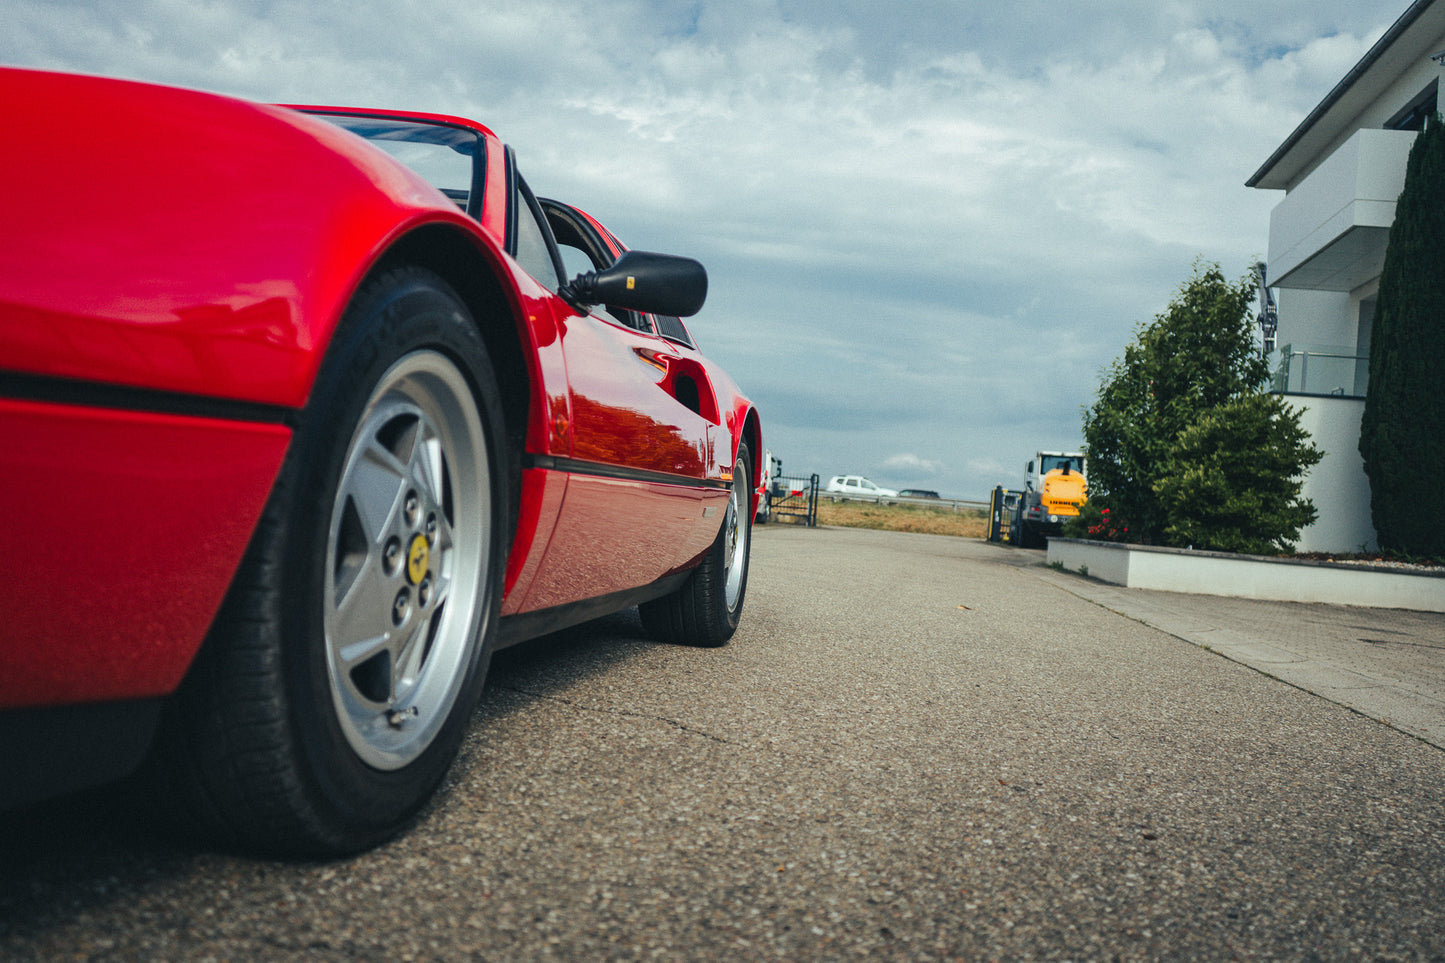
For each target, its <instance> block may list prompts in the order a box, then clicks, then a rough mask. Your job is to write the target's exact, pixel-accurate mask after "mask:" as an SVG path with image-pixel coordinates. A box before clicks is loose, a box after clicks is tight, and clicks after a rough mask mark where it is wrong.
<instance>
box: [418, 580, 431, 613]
mask: <svg viewBox="0 0 1445 963" xmlns="http://www.w3.org/2000/svg"><path fill="white" fill-rule="evenodd" d="M416 604H417V605H420V606H421V607H422V608H426V607H427V606H428V605H430V604H431V575H430V574H428V575H427V576H426V578H424V579H422V580H421V584H420V585H418V586H417V587H416Z"/></svg>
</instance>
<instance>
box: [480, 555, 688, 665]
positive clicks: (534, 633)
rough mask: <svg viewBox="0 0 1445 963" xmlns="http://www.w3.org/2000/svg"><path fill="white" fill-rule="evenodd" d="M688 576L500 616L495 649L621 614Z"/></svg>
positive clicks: (669, 577)
mask: <svg viewBox="0 0 1445 963" xmlns="http://www.w3.org/2000/svg"><path fill="white" fill-rule="evenodd" d="M691 574H692V569H688V570H686V571H683V572H673V573H672V574H671V575H664V576H663V577H662V578H660V579H658V580H657V581H656V582H653V583H652V584H651V585H644V586H642V587H641V588H635V589H625V590H623V591H621V592H613V593H612V594H611V595H603V596H600V597H598V598H595V599H583V600H582V601H580V602H571V603H568V604H567V605H558V606H555V607H553V608H550V609H541V610H539V611H536V612H523V613H521V614H519V615H504V616H502V619H501V622H500V623H499V625H498V632H497V642H496V647H497V650H501V649H506V648H510V647H512V646H514V645H517V644H518V643H521V642H526V641H528V640H530V639H535V638H539V637H541V636H543V635H551V634H552V633H553V632H560V631H562V630H563V629H570V628H571V627H572V626H574V625H581V624H582V623H583V622H590V621H592V620H593V619H598V618H601V617H602V616H604V615H610V614H612V613H613V612H621V611H622V610H623V609H627V608H631V607H632V606H634V605H640V604H642V603H643V602H650V601H652V600H653V599H660V598H662V597H663V596H664V595H667V594H669V593H671V592H673V591H675V590H676V589H677V587H678V586H680V585H681V584H682V583H683V582H686V581H687V579H688V576H690V575H691Z"/></svg>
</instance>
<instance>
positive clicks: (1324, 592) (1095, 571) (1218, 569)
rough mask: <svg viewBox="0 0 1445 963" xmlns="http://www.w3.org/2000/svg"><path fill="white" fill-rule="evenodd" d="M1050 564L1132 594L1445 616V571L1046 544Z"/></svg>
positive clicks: (1066, 541) (1069, 541)
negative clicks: (1216, 597)
mask: <svg viewBox="0 0 1445 963" xmlns="http://www.w3.org/2000/svg"><path fill="white" fill-rule="evenodd" d="M1048 561H1049V564H1050V565H1053V564H1058V565H1061V566H1063V567H1064V568H1065V569H1068V570H1069V571H1071V572H1079V571H1082V572H1083V573H1084V574H1087V575H1089V576H1090V577H1092V578H1097V579H1100V580H1102V581H1105V582H1111V583H1113V584H1115V585H1123V586H1126V587H1128V588H1145V589H1158V590H1161V591H1165V592H1189V593H1193V594H1196V595H1228V596H1235V597H1238V598H1250V599H1272V600H1275V601H1282V602H1335V603H1338V604H1340V605H1365V606H1372V607H1375V608H1390V609H1413V610H1415V611H1418V612H1445V572H1440V571H1434V572H1414V571H1406V570H1403V569H1397V568H1389V567H1384V566H1373V565H1354V564H1343V563H1338V562H1316V561H1310V560H1298V559H1283V558H1267V557H1263V556H1258V555H1230V554H1227V553H1224V552H1196V551H1191V550H1189V549H1182V548H1159V547H1157V546H1153V545H1121V544H1119V543H1117V542H1091V541H1084V540H1082V539H1074V538H1051V539H1049V551H1048Z"/></svg>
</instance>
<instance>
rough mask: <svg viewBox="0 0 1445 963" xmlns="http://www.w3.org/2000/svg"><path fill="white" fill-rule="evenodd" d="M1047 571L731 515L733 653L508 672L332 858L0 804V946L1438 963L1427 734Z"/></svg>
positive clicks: (581, 956)
mask: <svg viewBox="0 0 1445 963" xmlns="http://www.w3.org/2000/svg"><path fill="white" fill-rule="evenodd" d="M1041 557H1042V553H1025V552H1016V551H1012V550H1010V549H1007V548H1001V547H999V546H994V545H988V544H986V543H983V542H977V541H972V540H961V539H949V538H944V537H939V536H923V535H901V534H895V533H885V532H868V531H857V530H846V529H808V528H802V527H791V526H767V527H764V528H760V529H758V530H757V533H756V540H755V544H754V554H753V569H752V584H751V588H750V594H749V598H748V600H747V611H746V613H745V616H744V621H743V626H742V628H741V629H740V630H739V632H738V634H737V636H736V637H735V638H734V640H733V642H732V644H731V645H729V646H727V647H725V648H722V649H717V650H694V649H686V648H680V647H672V646H664V645H655V644H651V643H648V642H645V641H641V630H640V626H639V624H638V623H637V621H636V618H635V616H632V615H628V616H618V617H613V618H611V619H607V620H604V621H602V622H600V623H595V624H593V625H591V626H588V627H586V628H584V629H582V630H574V631H571V632H568V633H566V634H564V635H561V636H558V637H553V638H551V639H548V640H544V641H542V642H541V643H540V644H536V645H531V646H528V647H525V648H524V649H521V650H514V651H512V652H510V653H506V654H504V655H503V656H502V657H500V658H499V659H498V661H497V662H496V663H495V664H494V666H493V672H492V676H491V679H490V681H489V684H488V687H487V692H486V696H485V702H484V704H483V706H482V707H481V709H480V710H479V711H478V713H477V717H476V719H475V722H474V725H473V728H472V731H471V734H470V736H469V739H468V741H467V744H466V746H465V748H464V751H463V756H462V759H461V760H460V762H459V764H458V766H457V767H456V769H455V770H454V772H453V774H452V777H451V780H450V785H449V787H448V790H447V792H446V793H445V794H444V795H443V796H442V798H441V799H440V800H439V801H438V803H437V804H436V805H435V806H434V807H433V808H432V809H431V811H429V812H428V813H427V814H426V815H425V817H424V819H423V820H422V821H421V822H420V824H419V825H418V826H417V827H416V828H415V829H414V830H412V831H411V832H410V833H408V834H407V835H405V836H404V837H402V838H401V839H399V840H397V841H396V842H394V843H392V844H390V845H388V846H385V847H383V848H381V849H380V850H378V851H376V852H373V853H371V854H368V855H365V856H362V857H359V858H357V859H353V860H349V861H343V862H331V863H288V862H275V861H264V860H255V859H250V858H245V857H242V856H236V855H231V854H225V853H212V852H205V851H196V850H194V849H188V848H185V847H183V846H180V845H178V844H176V843H172V842H167V841H166V840H165V838H164V837H157V836H156V835H154V834H152V833H149V832H146V831H143V830H140V829H137V828H133V826H132V825H131V823H130V822H129V821H128V820H126V819H125V818H123V817H122V816H120V815H118V812H119V810H120V807H119V804H118V803H117V801H116V799H115V798H114V794H113V793H111V794H107V793H103V792H102V793H95V794H91V795H88V796H85V797H82V798H79V799H71V800H67V801H63V802H61V803H58V804H55V805H51V806H46V807H42V808H40V809H38V810H35V811H30V812H25V813H20V814H12V815H11V816H8V817H0V847H3V857H0V858H3V865H0V869H3V873H0V959H5V960H47V961H48V960H87V959H88V960H152V959H169V960H233V961H251V960H267V959H288V958H294V959H302V958H304V959H308V960H323V961H326V960H337V961H340V960H375V961H378V963H380V961H386V963H396V961H406V960H486V961H527V960H567V961H571V960H686V961H710V960H717V961H739V960H789V961H795V960H830V961H831V960H847V959H860V960H864V959H866V960H908V961H913V960H991V959H998V960H1034V959H1038V960H1081V961H1082V960H1110V959H1121V960H1151V959H1166V958H1167V959H1181V960H1182V959H1189V960H1232V959H1246V960H1252V959H1281V960H1294V959H1300V960H1315V959H1319V960H1336V959H1370V960H1440V959H1445V792H1442V788H1445V752H1442V750H1441V749H1439V748H1437V747H1436V746H1434V745H1431V744H1429V743H1428V742H1426V741H1424V740H1422V739H1420V738H1416V737H1414V736H1412V735H1410V734H1408V733H1406V732H1402V731H1400V730H1399V729H1396V728H1392V727H1390V726H1388V725H1385V724H1382V723H1380V722H1377V721H1374V720H1372V719H1371V718H1368V717H1367V716H1366V715H1364V714H1362V713H1361V712H1358V711H1355V710H1353V709H1351V708H1348V707H1346V706H1342V705H1339V704H1336V703H1334V702H1331V701H1328V700H1327V699H1324V698H1321V697H1320V696H1317V695H1313V694H1311V693H1310V692H1307V691H1304V690H1303V689H1301V688H1299V687H1297V686H1295V685H1291V684H1288V683H1286V682H1283V681H1280V680H1278V679H1275V678H1272V677H1270V676H1269V675H1266V674H1263V673H1262V672H1260V671H1257V670H1255V669H1253V668H1250V667H1249V666H1247V665H1244V664H1241V663H1240V662H1238V661H1234V660H1232V659H1229V658H1225V657H1224V656H1222V655H1220V654H1217V653H1215V652H1212V651H1209V650H1207V649H1205V648H1202V647H1200V646H1198V645H1194V644H1190V643H1189V642H1187V641H1183V640H1181V639H1180V638H1178V637H1176V636H1175V635H1171V634H1168V633H1166V632H1164V631H1160V630H1159V629H1156V628H1151V627H1150V626H1149V625H1146V624H1144V623H1143V622H1141V621H1138V620H1136V619H1132V618H1128V617H1125V616H1124V615H1120V614H1117V613H1116V612H1115V611H1111V610H1110V609H1109V608H1107V607H1104V606H1103V605H1100V604H1095V603H1094V602H1091V601H1089V600H1087V599H1086V598H1082V597H1080V596H1079V595H1078V594H1076V593H1075V592H1073V591H1070V590H1069V583H1068V582H1067V581H1066V580H1063V577H1062V576H1060V575H1059V573H1054V572H1050V571H1049V570H1048V569H1045V568H1042V567H1041V566H1039V565H1038V564H1037V562H1038V561H1039V560H1040V559H1041ZM1068 578H1073V577H1072V576H1070V577H1068ZM1155 604H1162V603H1157V602H1156V603H1155ZM1309 609H1310V610H1311V611H1313V612H1317V613H1318V612H1322V613H1325V615H1326V616H1328V615H1329V613H1330V611H1331V609H1330V607H1328V606H1311V607H1309ZM1352 611H1356V610H1352ZM1421 618H1424V619H1427V620H1431V619H1433V620H1434V621H1430V622H1421V623H1418V624H1419V625H1420V626H1421V628H1420V631H1421V632H1423V633H1427V634H1428V633H1434V638H1435V639H1436V641H1439V640H1441V638H1442V637H1445V618H1441V617H1435V616H1426V617H1421ZM1419 648H1420V650H1421V653H1422V654H1423V655H1422V657H1426V658H1428V657H1431V656H1430V655H1429V647H1428V646H1421V647H1419ZM1439 656H1440V650H1439V649H1436V650H1434V655H1433V657H1435V658H1438V657H1439ZM1437 665H1438V663H1437Z"/></svg>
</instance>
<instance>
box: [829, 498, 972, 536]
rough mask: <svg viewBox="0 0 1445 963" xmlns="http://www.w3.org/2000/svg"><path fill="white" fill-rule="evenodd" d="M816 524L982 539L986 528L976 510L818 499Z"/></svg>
mask: <svg viewBox="0 0 1445 963" xmlns="http://www.w3.org/2000/svg"><path fill="white" fill-rule="evenodd" d="M818 524H819V525H842V526H846V527H848V528H881V529H884V530H887V531H890V532H922V533H923V534H926V535H956V536H959V537H960V538H983V537H984V533H985V530H986V528H987V512H985V511H984V510H983V509H978V508H967V509H964V508H961V509H959V510H958V511H957V512H953V511H949V510H947V509H937V508H924V507H922V506H919V505H874V504H871V503H869V502H830V501H828V500H826V499H819V501H818Z"/></svg>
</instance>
